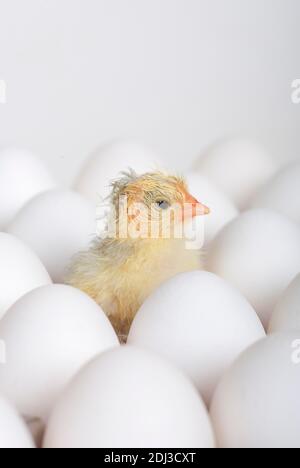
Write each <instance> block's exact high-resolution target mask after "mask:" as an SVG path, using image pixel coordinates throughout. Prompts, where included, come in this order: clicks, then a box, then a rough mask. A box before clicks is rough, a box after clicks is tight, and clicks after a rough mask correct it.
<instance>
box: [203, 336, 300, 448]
mask: <svg viewBox="0 0 300 468" xmlns="http://www.w3.org/2000/svg"><path fill="white" fill-rule="evenodd" d="M296 345H297V347H296ZM299 389H300V340H299V333H298V334H297V333H291V334H289V333H287V334H275V335H271V336H269V337H267V338H265V339H264V340H262V341H260V342H259V343H256V344H255V345H253V346H252V347H251V348H250V349H248V350H246V351H245V352H244V353H243V354H242V355H241V356H240V357H239V358H238V359H237V361H236V362H235V363H234V364H233V366H232V367H231V368H230V369H229V370H228V372H227V373H226V374H225V375H224V377H223V379H222V380H221V382H220V384H219V386H218V388H217V390H216V393H215V395H214V398H213V402H212V406H211V417H212V421H213V425H214V429H215V432H216V436H217V441H218V446H219V447H220V448H300V438H299V434H300V405H299Z"/></svg>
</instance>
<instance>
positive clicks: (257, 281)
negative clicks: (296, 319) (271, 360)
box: [207, 210, 300, 327]
mask: <svg viewBox="0 0 300 468" xmlns="http://www.w3.org/2000/svg"><path fill="white" fill-rule="evenodd" d="M207 267H208V269H209V270H210V271H212V272H213V273H216V274H217V275H219V276H221V277H223V278H224V279H226V280H227V281H228V282H230V283H232V284H233V285H234V286H235V287H237V288H238V289H240V291H241V292H242V293H243V294H244V296H245V297H246V298H247V299H248V301H249V302H250V303H251V304H252V306H253V307H254V309H255V310H256V312H257V313H258V315H259V317H260V319H261V320H262V322H263V324H264V325H265V327H268V324H269V320H270V317H271V314H272V312H273V310H274V307H275V305H276V303H277V301H278V300H279V298H280V296H281V295H282V294H283V292H284V290H285V289H286V288H287V286H288V285H289V284H290V282H291V281H292V280H293V278H294V277H295V276H296V275H297V274H298V273H299V272H300V229H299V227H298V226H297V225H296V224H294V223H293V222H292V221H290V220H289V219H288V218H286V217H284V216H282V215H280V214H278V213H276V212H273V211H268V210H251V211H247V212H245V213H243V214H242V215H241V216H240V217H238V218H237V219H235V220H234V221H232V222H231V223H230V224H229V225H227V226H226V227H225V228H224V229H223V230H222V231H221V232H220V233H219V235H218V236H217V237H216V238H215V240H214V241H213V242H212V244H211V246H210V249H209V252H208V257H207Z"/></svg>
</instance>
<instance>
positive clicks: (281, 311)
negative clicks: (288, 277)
mask: <svg viewBox="0 0 300 468" xmlns="http://www.w3.org/2000/svg"><path fill="white" fill-rule="evenodd" d="M286 331H298V332H299V333H300V275H298V276H297V277H296V278H295V279H294V281H292V283H291V284H290V286H289V287H288V288H287V290H286V291H285V292H284V294H283V296H282V297H281V298H280V300H279V302H278V304H277V305H276V307H275V310H274V312H273V315H272V317H271V321H270V325H269V333H276V332H286Z"/></svg>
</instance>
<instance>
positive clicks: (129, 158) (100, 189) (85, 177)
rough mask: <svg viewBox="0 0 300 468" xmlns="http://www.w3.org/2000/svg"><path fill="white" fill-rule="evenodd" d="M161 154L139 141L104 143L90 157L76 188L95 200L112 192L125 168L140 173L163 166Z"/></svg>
mask: <svg viewBox="0 0 300 468" xmlns="http://www.w3.org/2000/svg"><path fill="white" fill-rule="evenodd" d="M159 164H160V163H159V160H158V157H157V155H156V154H155V153H154V152H152V150H150V149H149V148H147V147H146V146H143V145H141V144H139V143H137V142H135V141H130V140H124V141H116V142H114V143H110V144H107V145H104V146H102V147H101V148H99V149H98V150H96V151H95V152H94V153H93V154H91V156H90V157H89V158H88V160H87V162H86V164H85V166H84V167H83V169H82V172H81V173H80V175H79V177H78V179H77V181H76V184H75V189H76V190H78V191H79V192H80V193H81V194H82V195H84V196H86V197H88V198H90V199H91V200H92V202H93V203H95V202H98V201H99V199H101V198H105V197H107V196H108V195H109V194H110V191H111V188H110V184H111V182H112V181H113V180H115V179H116V178H118V177H120V173H121V172H122V171H127V170H128V169H133V170H134V171H135V172H137V174H143V173H145V172H149V171H153V170H155V169H157V168H158V167H159V166H158V165H159Z"/></svg>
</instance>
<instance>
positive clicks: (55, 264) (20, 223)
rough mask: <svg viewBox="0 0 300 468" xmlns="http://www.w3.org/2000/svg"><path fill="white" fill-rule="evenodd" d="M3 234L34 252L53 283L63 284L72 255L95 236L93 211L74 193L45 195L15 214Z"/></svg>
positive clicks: (90, 204)
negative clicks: (14, 237) (7, 234)
mask: <svg viewBox="0 0 300 468" xmlns="http://www.w3.org/2000/svg"><path fill="white" fill-rule="evenodd" d="M7 232H9V233H11V234H13V235H15V236H16V237H18V238H19V239H21V240H23V241H24V242H26V243H27V244H28V245H29V246H30V247H31V248H32V249H33V250H34V251H35V252H36V254H37V255H38V256H39V258H40V259H41V260H42V262H43V264H44V265H45V266H46V268H47V270H48V272H49V273H50V276H51V277H52V280H53V281H55V282H57V283H59V282H63V280H64V278H65V276H66V270H67V267H68V265H69V264H70V261H71V258H72V257H73V255H75V254H76V253H78V252H79V251H81V250H84V249H86V248H87V247H88V245H89V242H90V241H91V239H92V238H93V235H95V232H96V207H95V206H94V205H93V204H92V203H90V202H89V201H88V200H86V199H85V198H84V197H82V196H81V195H80V194H78V193H76V192H72V191H68V190H54V191H49V192H45V193H42V194H41V195H38V196H37V197H35V198H33V199H32V200H31V201H30V202H28V203H27V204H26V205H25V206H24V207H23V208H22V209H21V211H19V213H18V214H17V216H16V218H15V219H14V220H13V222H12V223H11V224H10V225H9V226H8V228H7Z"/></svg>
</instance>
